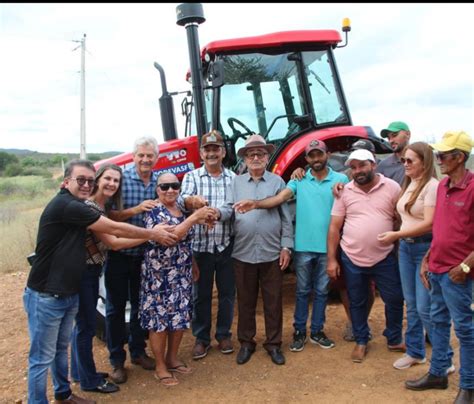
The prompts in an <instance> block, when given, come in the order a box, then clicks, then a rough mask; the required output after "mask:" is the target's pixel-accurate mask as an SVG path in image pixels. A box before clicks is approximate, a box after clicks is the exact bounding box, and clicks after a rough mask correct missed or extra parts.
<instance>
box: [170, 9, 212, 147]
mask: <svg viewBox="0 0 474 404" xmlns="http://www.w3.org/2000/svg"><path fill="white" fill-rule="evenodd" d="M204 21H206V19H205V18H204V11H203V9H202V4H200V3H183V4H180V5H179V6H177V7H176V24H178V25H180V26H182V27H185V28H186V34H187V38H188V50H189V61H190V63H191V81H192V88H193V99H194V104H195V107H196V109H195V111H196V112H195V116H196V129H197V135H198V139H199V144H201V137H202V135H204V134H205V133H206V132H207V131H208V130H207V129H208V128H207V116H206V108H205V105H204V104H205V103H204V88H203V74H202V62H201V50H200V47H199V37H198V26H199V24H202V23H203V22H204Z"/></svg>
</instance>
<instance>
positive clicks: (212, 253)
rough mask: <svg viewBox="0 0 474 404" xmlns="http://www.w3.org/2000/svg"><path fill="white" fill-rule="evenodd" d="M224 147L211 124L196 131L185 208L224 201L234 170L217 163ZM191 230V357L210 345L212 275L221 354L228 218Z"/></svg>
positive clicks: (228, 303) (229, 285) (227, 318)
mask: <svg viewBox="0 0 474 404" xmlns="http://www.w3.org/2000/svg"><path fill="white" fill-rule="evenodd" d="M225 153H226V152H225V146H224V140H223V138H222V136H221V134H220V133H219V132H218V131H216V130H213V131H211V132H209V133H207V134H205V135H204V136H203V137H202V139H201V148H200V155H201V159H202V160H203V162H204V166H203V167H200V168H198V169H196V170H193V171H191V172H188V173H186V175H185V176H184V179H183V184H182V188H181V196H182V197H183V199H184V201H185V205H186V208H187V209H193V208H199V207H201V206H203V205H204V204H208V205H209V206H211V207H214V208H215V207H217V206H221V205H223V204H224V201H225V199H226V196H227V194H228V192H229V189H230V188H229V187H230V183H231V182H232V179H233V178H234V176H235V174H234V173H233V172H232V171H230V170H228V169H226V168H224V166H223V165H222V160H223V159H224V157H225ZM196 230H197V231H196V235H195V239H194V243H193V255H194V258H195V260H196V262H197V264H198V267H199V278H198V279H197V281H196V282H195V283H194V292H193V293H194V313H193V320H192V329H193V335H194V336H195V337H196V342H195V345H194V348H193V359H195V360H198V359H201V358H204V357H205V356H206V355H207V351H208V350H209V349H210V348H211V325H212V324H211V323H212V313H211V306H212V289H213V285H214V277H215V281H216V286H217V290H218V299H219V302H218V311H217V323H216V330H215V338H216V340H217V341H218V342H219V344H218V348H219V350H220V351H221V352H222V353H223V354H230V353H232V352H233V351H234V349H233V346H232V341H231V336H232V334H231V331H230V328H231V326H232V320H233V315H234V300H235V281H234V271H233V267H232V258H231V253H232V246H233V239H232V237H231V234H232V228H231V223H230V221H225V222H216V224H215V227H214V228H212V229H210V230H208V228H207V226H205V225H197V229H196Z"/></svg>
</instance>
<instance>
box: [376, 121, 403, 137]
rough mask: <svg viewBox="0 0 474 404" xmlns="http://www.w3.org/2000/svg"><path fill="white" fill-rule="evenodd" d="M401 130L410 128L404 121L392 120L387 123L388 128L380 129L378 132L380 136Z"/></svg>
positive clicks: (386, 135)
mask: <svg viewBox="0 0 474 404" xmlns="http://www.w3.org/2000/svg"><path fill="white" fill-rule="evenodd" d="M401 130H406V131H408V132H409V131H410V128H409V127H408V125H407V124H406V123H405V122H402V121H395V122H392V123H391V124H390V125H388V128H386V129H382V131H381V132H380V136H382V137H388V134H389V133H392V132H399V131H401Z"/></svg>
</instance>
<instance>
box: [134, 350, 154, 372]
mask: <svg viewBox="0 0 474 404" xmlns="http://www.w3.org/2000/svg"><path fill="white" fill-rule="evenodd" d="M132 363H133V364H134V365H139V366H141V367H142V368H143V369H145V370H155V366H156V364H155V360H154V359H153V358H150V357H149V356H148V355H147V354H143V355H142V356H139V357H138V358H132Z"/></svg>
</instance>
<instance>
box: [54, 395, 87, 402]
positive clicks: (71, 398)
mask: <svg viewBox="0 0 474 404" xmlns="http://www.w3.org/2000/svg"><path fill="white" fill-rule="evenodd" d="M54 402H55V403H58V404H59V403H61V404H96V403H95V401H94V400H88V399H87V398H82V397H79V396H76V395H75V394H72V393H71V395H70V396H69V398H67V399H66V400H54Z"/></svg>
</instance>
